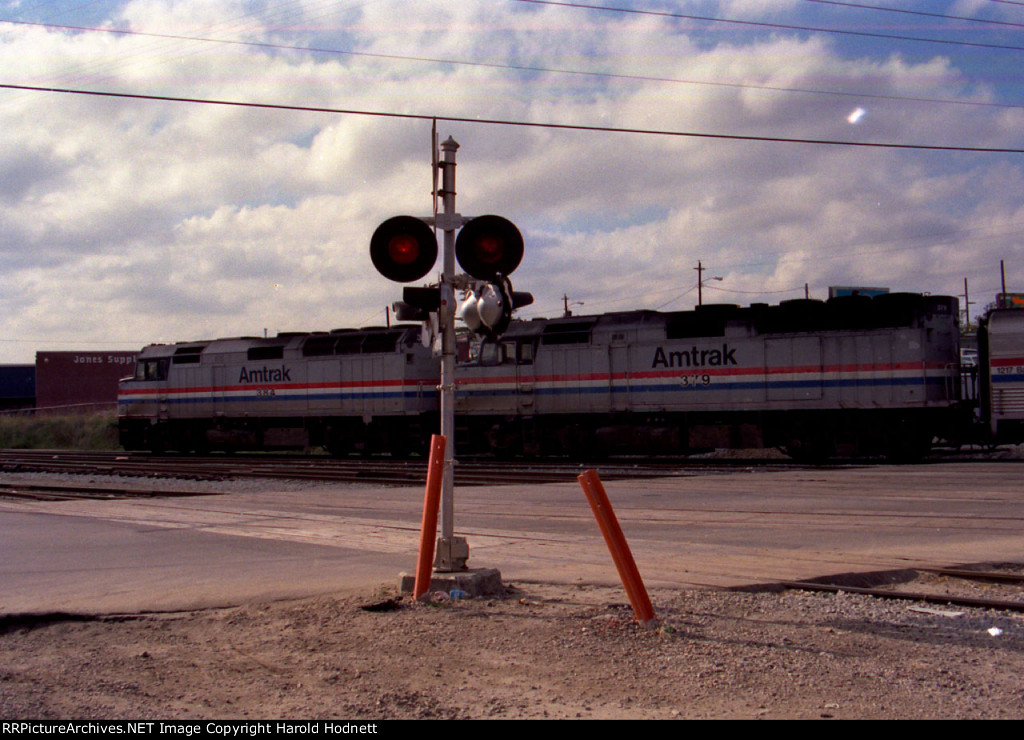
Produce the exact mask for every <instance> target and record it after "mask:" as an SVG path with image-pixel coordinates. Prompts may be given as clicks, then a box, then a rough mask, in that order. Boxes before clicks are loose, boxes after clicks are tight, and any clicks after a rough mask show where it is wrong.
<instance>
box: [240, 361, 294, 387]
mask: <svg viewBox="0 0 1024 740" xmlns="http://www.w3.org/2000/svg"><path fill="white" fill-rule="evenodd" d="M291 380H292V370H291V368H289V367H284V366H282V367H279V368H269V367H267V366H266V365H264V366H263V367H261V368H258V369H256V370H250V369H248V368H244V367H243V368H242V372H240V373H239V374H238V382H239V383H290V382H291Z"/></svg>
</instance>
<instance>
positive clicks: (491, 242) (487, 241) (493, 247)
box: [473, 234, 505, 265]
mask: <svg viewBox="0 0 1024 740" xmlns="http://www.w3.org/2000/svg"><path fill="white" fill-rule="evenodd" d="M503 247H504V245H503V244H502V243H501V241H500V240H499V239H498V238H497V237H495V236H494V235H493V234H485V235H484V236H482V237H480V238H479V239H477V241H476V243H475V244H474V245H473V251H474V252H475V253H476V256H477V258H478V259H479V260H480V261H481V262H486V263H487V264H489V265H492V264H494V263H495V262H497V261H498V260H500V259H501V256H502V254H504V252H505V250H504V248H503Z"/></svg>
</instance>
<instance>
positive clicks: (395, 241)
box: [370, 215, 533, 337]
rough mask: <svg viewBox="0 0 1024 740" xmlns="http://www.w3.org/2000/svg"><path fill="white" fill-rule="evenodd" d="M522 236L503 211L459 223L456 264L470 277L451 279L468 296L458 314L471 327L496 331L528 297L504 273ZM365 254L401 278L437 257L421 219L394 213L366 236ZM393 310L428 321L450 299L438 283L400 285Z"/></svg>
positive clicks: (419, 273)
mask: <svg viewBox="0 0 1024 740" xmlns="http://www.w3.org/2000/svg"><path fill="white" fill-rule="evenodd" d="M523 251H524V250H523V236H522V234H521V233H520V232H519V229H518V228H517V227H516V225H515V224H514V223H512V222H511V221H509V220H508V219H507V218H504V217H502V216H494V215H487V216H478V217H477V218H473V219H469V220H468V221H465V222H464V223H463V224H462V228H461V230H460V231H459V235H458V237H457V238H456V241H455V256H456V259H458V262H459V265H460V266H461V267H462V269H463V270H465V271H466V272H467V273H468V274H469V275H470V276H471V277H472V278H475V280H468V279H465V277H463V279H462V280H458V279H452V283H453V284H457V283H458V284H459V285H458V287H461V288H464V289H465V290H466V292H467V297H466V298H465V299H464V301H463V303H462V306H461V307H460V311H459V313H460V316H461V317H462V319H463V321H465V322H466V325H467V326H469V328H470V329H471V330H473V331H474V332H475V333H477V334H480V335H483V336H489V337H497V336H499V335H500V334H501V333H502V332H504V331H505V329H507V328H508V325H509V322H510V321H511V320H512V311H513V310H515V309H517V308H522V307H523V306H528V305H530V304H531V303H533V296H532V295H530V294H529V293H522V292H515V291H513V290H512V283H511V282H509V279H508V276H509V275H510V274H511V273H512V272H513V271H514V270H515V269H516V268H517V267H518V266H519V263H520V262H521V261H522V259H523ZM370 259H371V260H372V261H373V265H374V267H376V268H377V271H378V272H379V273H380V274H381V275H383V276H384V277H386V278H388V279H389V280H394V281H396V282H400V283H410V282H413V281H414V280H419V279H420V278H422V277H424V276H425V275H426V274H427V273H428V272H430V270H431V269H432V268H433V266H434V262H435V261H436V260H437V238H436V237H435V236H434V232H433V230H432V229H431V228H430V226H428V225H427V223H426V222H425V221H424V220H423V219H419V218H416V217H415V216H394V217H393V218H389V219H388V220H387V221H385V222H384V223H382V224H381V225H380V226H378V227H377V229H376V231H374V232H373V237H371V239H370ZM402 298H403V300H402V301H399V302H396V303H395V314H396V316H397V317H398V319H399V320H402V321H428V320H429V318H430V314H432V313H437V312H438V311H440V310H441V309H442V308H444V309H448V308H449V302H448V301H445V300H444V299H443V298H442V289H441V287H440V286H431V287H424V288H405V290H404V291H403V292H402Z"/></svg>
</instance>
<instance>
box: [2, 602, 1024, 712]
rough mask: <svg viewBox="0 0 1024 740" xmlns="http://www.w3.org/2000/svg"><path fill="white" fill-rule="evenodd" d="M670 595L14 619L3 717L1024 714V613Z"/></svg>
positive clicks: (6, 633) (8, 637)
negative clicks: (642, 599)
mask: <svg viewBox="0 0 1024 740" xmlns="http://www.w3.org/2000/svg"><path fill="white" fill-rule="evenodd" d="M918 585H920V584H918ZM1004 596H1005V594H1004ZM652 598H653V601H654V604H655V608H656V609H657V611H658V615H659V619H660V626H659V627H658V628H657V629H651V630H647V629H643V628H641V627H639V626H637V625H636V624H635V623H634V622H633V619H632V612H631V610H630V609H629V608H628V606H627V605H626V604H625V603H622V594H621V591H620V590H618V589H611V588H607V587H597V586H587V585H583V584H577V585H552V584H536V583H533V584H516V585H515V586H514V587H513V588H512V589H511V590H510V592H509V593H508V594H507V596H506V597H505V598H501V599H489V600H483V599H472V600H457V601H452V600H447V601H443V602H440V603H431V604H417V603H412V602H410V601H409V600H408V599H407V598H401V597H399V596H398V595H397V594H395V593H394V592H393V591H391V590H388V589H384V588H382V589H380V590H377V591H374V592H360V593H350V594H338V595H336V596H335V597H331V598H318V599H312V600H304V601H293V602H278V603H270V604H252V605H248V606H244V607H239V608H233V609H226V610H216V611H206V612H190V613H182V614H163V615H141V616H140V615H135V616H121V617H117V616H110V617H104V618H96V619H87V620H78V619H62V618H59V617H51V618H47V619H30V620H19V619H15V618H10V619H7V620H5V621H3V622H2V623H0V654H2V655H3V656H4V659H3V663H2V665H0V716H2V717H4V718H5V719H26V718H32V719H47V718H49V719H68V718H79V719H93V718H96V719H98V718H126V719H140V718H150V719H152V718H161V719H166V718H173V719H195V718H215V719H225V718H240V719H280V718H289V719H311V718H313V719H331V718H345V719H355V718H366V719H374V718H384V719H386V718H452V719H454V718H577V717H579V718H623V719H640V718H642V719H669V718H893V719H895V718H900V719H903V718H906V719H923V718H957V719H968V718H970V719H973V718H1015V719H1020V718H1024V684H1022V683H1021V680H1020V677H1021V675H1024V616H1022V615H1021V614H1019V613H1014V612H1009V611H1002V612H1000V611H991V610H982V609H976V608H959V607H939V608H936V607H934V606H928V607H922V605H920V604H914V603H909V602H902V601H892V600H885V599H878V598H872V597H867V596H861V595H855V594H847V593H840V594H813V593H807V592H800V591H784V592H780V593H737V592H725V591H661V592H654V593H653V594H652ZM1016 598H1020V595H1019V594H1018V595H1017V596H1016ZM367 606H376V607H378V608H381V609H383V610H379V611H370V610H367V609H366V608H365V607H367ZM921 609H924V610H921Z"/></svg>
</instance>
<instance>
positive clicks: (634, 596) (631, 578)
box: [579, 470, 657, 627]
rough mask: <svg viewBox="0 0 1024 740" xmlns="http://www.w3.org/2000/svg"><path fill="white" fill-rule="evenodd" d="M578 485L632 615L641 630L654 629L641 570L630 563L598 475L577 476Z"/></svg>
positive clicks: (655, 622)
mask: <svg viewBox="0 0 1024 740" xmlns="http://www.w3.org/2000/svg"><path fill="white" fill-rule="evenodd" d="M579 482H580V486H581V487H582V488H583V493H584V494H586V496H587V501H589V502H590V508H591V509H593V510H594V517H595V518H596V519H597V525H598V526H599V527H600V528H601V534H602V535H604V541H605V542H606V543H607V544H608V549H609V550H610V551H611V554H612V560H614V561H615V567H616V568H617V569H618V571H619V578H621V579H622V585H623V586H624V587H625V588H626V595H627V596H629V603H630V604H632V605H633V615H634V616H635V617H636V621H638V622H639V623H640V624H642V625H643V626H644V627H654V626H655V625H656V624H657V620H656V619H655V617H654V607H653V606H652V605H651V599H650V596H648V595H647V588H646V587H645V586H644V582H643V579H642V578H640V571H639V570H637V567H636V561H635V560H633V553H632V552H631V551H630V549H629V545H628V544H627V543H626V537H625V535H623V534H622V528H621V527H620V526H619V520H618V518H616V516H615V511H614V510H612V504H611V501H609V500H608V494H607V493H606V492H605V490H604V485H603V484H602V483H601V479H600V478H599V477H598V475H597V471H596V470H588V471H586V472H584V473H583V475H581V476H579Z"/></svg>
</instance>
